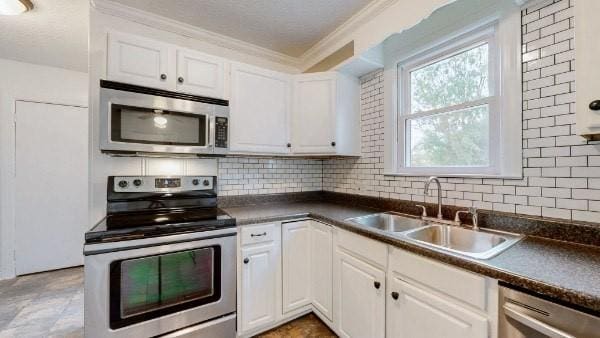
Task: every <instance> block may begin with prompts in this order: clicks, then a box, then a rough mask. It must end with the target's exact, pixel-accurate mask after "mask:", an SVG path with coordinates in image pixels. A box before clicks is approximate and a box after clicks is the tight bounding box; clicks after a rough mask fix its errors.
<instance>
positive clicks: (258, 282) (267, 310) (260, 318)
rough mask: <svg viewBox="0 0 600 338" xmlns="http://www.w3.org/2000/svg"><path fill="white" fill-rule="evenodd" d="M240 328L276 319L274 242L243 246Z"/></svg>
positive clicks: (263, 323)
mask: <svg viewBox="0 0 600 338" xmlns="http://www.w3.org/2000/svg"><path fill="white" fill-rule="evenodd" d="M242 257H243V258H242V259H243V261H242V262H243V266H242V329H243V330H251V329H253V328H256V327H259V326H261V325H265V324H268V323H270V322H274V321H275V319H276V303H275V297H276V294H275V286H276V284H277V281H276V271H275V269H276V267H277V265H278V259H277V257H276V248H275V244H266V245H260V246H257V247H252V248H244V249H242Z"/></svg>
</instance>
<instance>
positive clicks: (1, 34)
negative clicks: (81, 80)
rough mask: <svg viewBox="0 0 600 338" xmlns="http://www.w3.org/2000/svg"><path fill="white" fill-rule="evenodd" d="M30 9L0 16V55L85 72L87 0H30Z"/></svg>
mask: <svg viewBox="0 0 600 338" xmlns="http://www.w3.org/2000/svg"><path fill="white" fill-rule="evenodd" d="M32 2H33V4H34V9H33V11H31V12H28V13H25V14H22V15H16V16H3V15H0V58H3V59H12V60H18V61H23V62H30V63H36V64H42V65H48V66H54V67H60V68H67V69H72V70H78V71H82V72H87V60H88V58H87V50H88V49H87V48H88V46H87V41H88V24H89V4H88V0H32Z"/></svg>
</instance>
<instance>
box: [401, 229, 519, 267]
mask: <svg viewBox="0 0 600 338" xmlns="http://www.w3.org/2000/svg"><path fill="white" fill-rule="evenodd" d="M404 236H406V238H408V239H410V240H413V241H415V242H418V243H421V244H425V245H429V246H432V247H436V248H440V249H444V250H448V251H451V252H455V253H458V254H461V255H465V256H470V257H473V258H478V259H488V258H491V257H493V256H495V255H497V254H499V253H500V252H502V251H504V250H506V249H507V248H509V247H510V246H511V245H513V244H515V243H517V242H518V241H520V240H521V239H522V238H523V236H520V235H515V234H510V233H505V232H500V231H490V230H479V231H474V230H470V229H465V228H461V227H458V226H451V225H444V224H431V225H429V226H426V227H422V228H419V229H415V230H411V231H407V232H405V233H404Z"/></svg>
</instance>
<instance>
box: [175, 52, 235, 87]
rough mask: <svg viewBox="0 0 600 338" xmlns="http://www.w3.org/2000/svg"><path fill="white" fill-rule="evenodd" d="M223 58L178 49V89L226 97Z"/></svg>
mask: <svg viewBox="0 0 600 338" xmlns="http://www.w3.org/2000/svg"><path fill="white" fill-rule="evenodd" d="M224 86H225V62H224V60H223V59H221V58H218V57H215V56H212V55H207V54H203V53H199V52H196V51H192V50H187V49H178V50H177V91H180V92H185V93H189V94H194V95H201V96H208V97H214V98H219V99H224V98H225V89H224V88H225V87H224Z"/></svg>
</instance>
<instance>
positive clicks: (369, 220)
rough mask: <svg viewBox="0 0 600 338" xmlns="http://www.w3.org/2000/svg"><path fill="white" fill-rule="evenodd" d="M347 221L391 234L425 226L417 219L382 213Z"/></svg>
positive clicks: (424, 223)
mask: <svg viewBox="0 0 600 338" xmlns="http://www.w3.org/2000/svg"><path fill="white" fill-rule="evenodd" d="M347 221H350V222H354V223H357V224H360V225H364V226H367V227H371V228H375V229H379V230H383V231H387V232H391V233H399V232H403V231H407V230H412V229H416V228H422V227H424V226H426V225H427V223H426V222H424V221H422V220H420V219H418V218H413V217H409V216H403V215H400V214H396V213H393V212H382V213H379V214H372V215H367V216H361V217H354V218H349V219H347Z"/></svg>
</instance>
